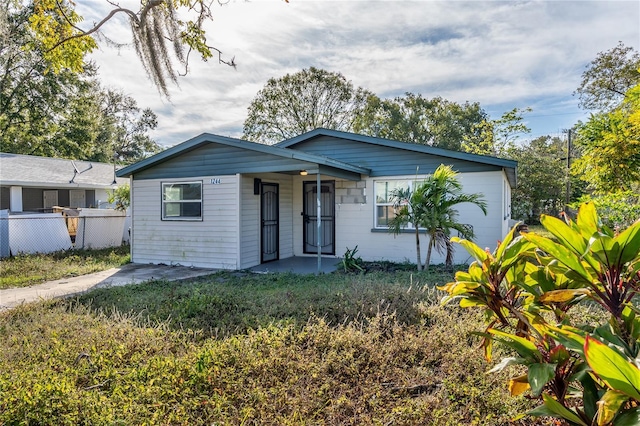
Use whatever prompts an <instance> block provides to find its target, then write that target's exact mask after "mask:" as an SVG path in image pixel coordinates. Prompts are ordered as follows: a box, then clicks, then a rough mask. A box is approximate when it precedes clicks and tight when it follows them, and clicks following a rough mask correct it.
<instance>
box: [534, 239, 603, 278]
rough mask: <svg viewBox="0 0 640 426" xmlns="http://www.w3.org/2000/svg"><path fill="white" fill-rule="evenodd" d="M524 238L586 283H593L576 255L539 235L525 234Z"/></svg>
mask: <svg viewBox="0 0 640 426" xmlns="http://www.w3.org/2000/svg"><path fill="white" fill-rule="evenodd" d="M525 238H526V239H527V240H529V241H531V242H532V243H534V244H535V245H536V246H537V247H538V248H540V249H541V250H542V251H544V252H545V253H547V254H548V255H550V256H552V257H553V258H554V259H556V260H557V261H558V262H560V263H562V264H563V265H565V266H566V267H567V268H569V269H571V270H572V271H574V272H576V273H577V274H578V275H579V276H580V278H582V279H583V280H584V281H586V282H587V283H591V282H592V281H593V279H592V277H591V274H589V273H588V272H587V271H586V269H585V268H584V266H583V265H582V263H581V262H580V258H579V256H578V255H577V254H576V253H574V252H572V251H571V250H569V249H568V248H566V247H564V246H563V245H561V244H558V243H555V242H553V241H551V240H549V239H547V238H544V237H541V236H539V235H535V234H526V235H525Z"/></svg>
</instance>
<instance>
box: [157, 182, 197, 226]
mask: <svg viewBox="0 0 640 426" xmlns="http://www.w3.org/2000/svg"><path fill="white" fill-rule="evenodd" d="M162 219H163V220H202V182H176V183H163V184H162Z"/></svg>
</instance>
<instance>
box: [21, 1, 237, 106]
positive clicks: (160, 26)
mask: <svg viewBox="0 0 640 426" xmlns="http://www.w3.org/2000/svg"><path fill="white" fill-rule="evenodd" d="M211 5H212V2H209V1H206V0H153V1H147V2H142V3H141V4H140V9H139V10H137V11H136V10H133V9H128V8H125V7H121V6H119V5H116V4H113V9H111V11H110V12H109V13H108V14H107V15H106V16H105V17H104V18H103V19H102V20H101V21H99V22H97V23H94V24H93V25H92V26H90V27H89V28H86V29H82V28H81V24H82V17H80V16H79V15H77V14H76V12H75V10H74V6H75V4H74V3H73V2H71V1H67V0H65V1H56V0H34V6H35V7H34V10H33V13H32V14H31V16H30V18H29V24H30V30H31V31H32V32H33V33H34V35H35V43H36V44H37V46H38V48H39V49H41V50H42V52H43V55H44V59H45V60H46V61H47V62H48V64H49V65H48V67H47V69H48V70H52V71H54V72H59V71H60V70H62V69H69V70H72V71H74V72H79V71H81V70H82V69H83V66H84V56H85V55H86V54H87V53H89V52H91V51H92V50H93V49H95V48H96V47H97V41H100V40H107V41H108V42H111V41H110V39H109V38H107V37H106V36H105V35H104V34H102V28H103V26H104V24H105V23H107V22H108V21H110V20H111V19H112V18H114V17H115V16H117V15H124V16H125V17H126V18H127V19H128V21H129V23H130V29H131V34H132V36H133V44H134V46H135V49H136V53H137V54H138V58H139V59H140V62H141V63H142V66H143V67H144V69H145V71H146V72H147V75H148V76H149V79H150V80H151V81H152V82H153V83H154V84H155V85H156V87H157V88H158V91H159V92H160V93H162V94H163V95H165V96H167V97H168V96H169V91H168V87H167V83H168V82H173V83H177V76H178V71H177V68H178V67H181V68H184V71H185V73H186V72H187V71H188V63H189V55H190V53H191V52H192V51H194V50H195V51H196V52H198V53H199V54H200V55H201V57H202V60H204V61H206V60H207V59H209V58H211V57H213V55H214V52H215V53H217V54H218V62H220V63H225V64H227V65H230V66H233V67H235V65H236V64H235V62H234V60H233V59H232V60H231V61H227V60H223V59H222V52H221V51H220V50H218V49H216V48H215V47H213V46H210V45H208V44H207V38H206V33H205V30H204V25H205V24H206V23H207V22H208V21H209V20H211V19H213V14H212V12H211ZM111 43H113V42H111ZM176 62H177V65H175V63H176Z"/></svg>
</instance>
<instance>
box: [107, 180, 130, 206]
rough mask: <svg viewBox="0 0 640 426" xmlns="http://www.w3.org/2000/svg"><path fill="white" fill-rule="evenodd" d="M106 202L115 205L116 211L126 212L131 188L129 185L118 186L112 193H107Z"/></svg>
mask: <svg viewBox="0 0 640 426" xmlns="http://www.w3.org/2000/svg"><path fill="white" fill-rule="evenodd" d="M107 195H108V198H107V201H108V202H109V204H115V209H116V210H122V211H124V210H127V209H128V208H129V206H130V205H131V188H130V187H129V185H128V184H127V185H120V186H119V187H117V188H116V189H114V190H113V191H107Z"/></svg>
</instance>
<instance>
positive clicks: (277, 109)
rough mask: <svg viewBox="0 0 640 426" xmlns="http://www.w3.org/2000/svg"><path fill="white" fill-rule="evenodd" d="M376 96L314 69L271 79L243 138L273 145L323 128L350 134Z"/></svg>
mask: <svg viewBox="0 0 640 426" xmlns="http://www.w3.org/2000/svg"><path fill="white" fill-rule="evenodd" d="M372 96H374V95H373V94H372V93H370V92H368V91H366V90H364V89H362V88H359V87H358V88H354V86H353V84H352V83H351V82H350V81H348V80H347V79H346V78H345V77H344V76H343V75H342V74H340V73H336V72H330V71H325V70H322V69H318V68H314V67H311V68H309V69H304V70H302V71H299V72H297V73H295V74H287V75H285V76H284V77H280V78H278V79H276V78H271V79H269V81H268V82H267V84H266V85H265V87H264V88H263V89H262V90H260V91H259V92H258V94H257V95H256V97H255V98H254V99H253V100H252V101H251V104H250V105H249V108H248V116H247V119H246V120H245V122H244V135H243V138H244V139H247V140H252V141H255V142H260V143H265V144H273V143H276V142H280V141H282V140H284V139H288V138H292V137H294V136H298V135H300V134H302V133H304V132H308V131H310V130H313V129H316V128H319V127H322V128H325V129H333V130H342V131H350V130H352V126H353V122H354V120H355V118H356V117H357V116H358V115H359V114H360V113H361V111H362V109H363V107H364V105H365V101H366V99H367V98H368V97H372Z"/></svg>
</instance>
